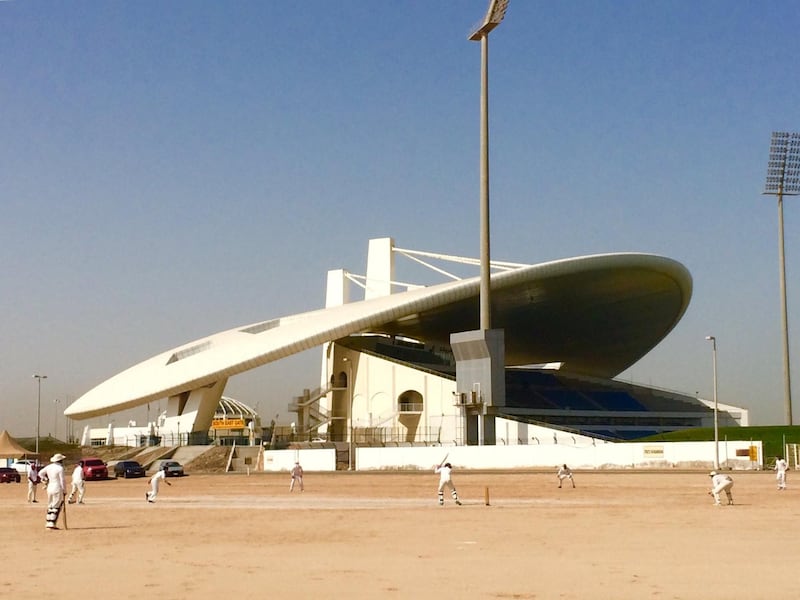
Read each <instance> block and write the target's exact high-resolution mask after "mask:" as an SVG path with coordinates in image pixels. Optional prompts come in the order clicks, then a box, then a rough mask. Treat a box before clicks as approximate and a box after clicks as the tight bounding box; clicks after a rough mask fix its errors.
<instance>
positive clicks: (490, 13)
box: [469, 0, 508, 42]
mask: <svg viewBox="0 0 800 600" xmlns="http://www.w3.org/2000/svg"><path fill="white" fill-rule="evenodd" d="M506 10H508V0H489V8H488V9H487V10H486V16H485V17H484V18H483V21H482V22H481V24H480V25H479V26H478V27H476V28H475V30H474V31H473V32H472V33H471V34H470V36H469V39H470V40H472V41H473V42H478V41H480V39H481V38H482V37H485V36H486V35H488V34H489V32H490V31H491V30H492V29H494V28H495V27H497V26H498V25H500V22H501V21H502V20H503V18H504V17H505V16H506Z"/></svg>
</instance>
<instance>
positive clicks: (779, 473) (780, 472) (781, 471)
mask: <svg viewBox="0 0 800 600" xmlns="http://www.w3.org/2000/svg"><path fill="white" fill-rule="evenodd" d="M788 469H789V465H787V464H786V460H785V459H784V458H783V457H782V456H778V457H776V458H775V479H777V480H778V489H779V490H785V489H786V471H787V470H788Z"/></svg>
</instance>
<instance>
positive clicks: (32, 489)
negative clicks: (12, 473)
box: [27, 462, 39, 502]
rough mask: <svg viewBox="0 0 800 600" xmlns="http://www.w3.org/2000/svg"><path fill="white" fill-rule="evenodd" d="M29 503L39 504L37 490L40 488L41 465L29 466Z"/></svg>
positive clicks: (33, 464)
mask: <svg viewBox="0 0 800 600" xmlns="http://www.w3.org/2000/svg"><path fill="white" fill-rule="evenodd" d="M27 471H28V502H37V500H36V489H37V488H38V487H39V463H38V462H35V463H31V464H29V465H28V469H27Z"/></svg>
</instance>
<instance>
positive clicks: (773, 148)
mask: <svg viewBox="0 0 800 600" xmlns="http://www.w3.org/2000/svg"><path fill="white" fill-rule="evenodd" d="M764 194H766V195H770V196H777V197H778V261H779V269H780V282H781V322H782V325H783V398H784V407H785V411H786V424H787V425H792V377H791V371H790V366H789V317H788V315H787V309H786V257H785V255H784V243H783V197H784V195H785V196H797V195H798V194H800V133H787V132H783V131H775V132H773V133H772V140H771V141H770V146H769V163H768V164H767V184H766V187H765V189H764Z"/></svg>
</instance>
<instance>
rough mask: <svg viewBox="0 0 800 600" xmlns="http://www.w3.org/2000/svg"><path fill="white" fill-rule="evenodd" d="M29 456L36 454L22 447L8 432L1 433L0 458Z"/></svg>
mask: <svg viewBox="0 0 800 600" xmlns="http://www.w3.org/2000/svg"><path fill="white" fill-rule="evenodd" d="M28 454H35V453H34V452H31V451H30V450H28V449H27V448H23V447H22V446H20V444H19V442H17V440H15V439H14V438H13V437H11V435H9V433H8V431H6V430H5V429H3V431H0V458H22V457H23V456H26V455H28Z"/></svg>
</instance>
